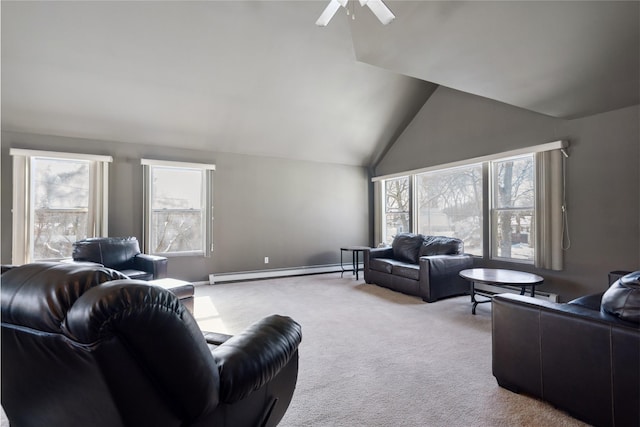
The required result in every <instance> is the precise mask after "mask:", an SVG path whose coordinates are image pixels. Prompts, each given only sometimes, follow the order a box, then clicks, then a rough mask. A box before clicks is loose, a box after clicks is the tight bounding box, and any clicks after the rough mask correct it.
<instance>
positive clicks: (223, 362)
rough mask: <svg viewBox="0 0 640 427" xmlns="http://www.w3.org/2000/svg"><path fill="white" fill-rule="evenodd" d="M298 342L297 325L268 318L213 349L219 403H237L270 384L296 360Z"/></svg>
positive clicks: (281, 318) (299, 331)
mask: <svg viewBox="0 0 640 427" xmlns="http://www.w3.org/2000/svg"><path fill="white" fill-rule="evenodd" d="M301 341H302V332H301V328H300V325H299V324H298V323H296V322H295V321H294V320H292V319H291V318H289V317H285V316H278V315H272V316H269V317H266V318H264V319H262V320H261V321H259V322H257V323H255V324H253V325H252V326H250V327H249V328H247V329H246V330H244V331H243V332H241V333H240V334H238V335H234V336H233V337H231V338H229V339H228V340H226V341H224V342H223V343H222V344H220V346H219V347H216V348H214V349H213V350H212V351H211V354H212V356H213V358H214V360H215V361H216V364H217V365H218V371H219V373H220V400H221V401H222V402H225V403H233V402H237V401H238V400H241V399H244V398H245V397H246V396H248V395H249V394H250V393H251V392H253V391H255V390H257V389H259V388H260V387H262V386H263V385H265V384H266V383H268V382H269V381H271V379H272V378H274V377H275V376H276V375H277V374H278V372H279V371H280V370H281V369H282V368H283V367H284V366H285V365H287V363H289V360H290V359H292V358H294V357H297V349H298V345H299V344H300V342H301Z"/></svg>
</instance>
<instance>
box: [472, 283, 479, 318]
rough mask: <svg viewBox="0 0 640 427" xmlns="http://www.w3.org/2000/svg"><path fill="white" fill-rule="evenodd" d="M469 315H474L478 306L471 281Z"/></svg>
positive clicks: (474, 288)
mask: <svg viewBox="0 0 640 427" xmlns="http://www.w3.org/2000/svg"><path fill="white" fill-rule="evenodd" d="M471 303H472V304H473V305H472V306H471V314H476V306H477V305H478V301H476V287H475V284H474V282H473V281H471Z"/></svg>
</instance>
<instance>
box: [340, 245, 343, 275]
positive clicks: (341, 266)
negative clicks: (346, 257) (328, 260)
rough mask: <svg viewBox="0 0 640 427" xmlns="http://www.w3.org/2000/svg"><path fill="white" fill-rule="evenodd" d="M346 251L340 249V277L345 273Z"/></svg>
mask: <svg viewBox="0 0 640 427" xmlns="http://www.w3.org/2000/svg"><path fill="white" fill-rule="evenodd" d="M343 252H344V251H343V250H342V249H340V270H342V271H341V272H340V278H342V276H343V275H344V266H343V265H342V253H343Z"/></svg>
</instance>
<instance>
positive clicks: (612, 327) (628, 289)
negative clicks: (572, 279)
mask: <svg viewBox="0 0 640 427" xmlns="http://www.w3.org/2000/svg"><path fill="white" fill-rule="evenodd" d="M492 318H493V334H492V340H493V341H492V346H493V350H492V352H493V360H492V365H493V375H494V376H495V377H496V379H497V381H498V384H499V385H500V386H502V387H504V388H507V389H509V390H511V391H514V392H518V393H525V394H528V395H531V396H533V397H536V398H539V399H542V400H545V401H547V402H549V403H551V404H552V405H554V406H556V407H557V408H559V409H562V410H564V411H566V412H568V413H569V414H571V415H572V416H574V417H576V418H578V419H580V420H582V421H585V422H587V423H589V424H591V425H594V426H638V425H640V271H637V272H634V273H631V274H628V275H626V276H624V277H623V278H621V279H619V280H617V281H616V282H615V283H613V284H612V285H611V287H610V288H609V289H608V290H607V291H606V292H605V293H604V294H594V295H588V296H585V297H581V298H578V299H575V300H573V301H571V302H569V303H566V304H558V303H551V302H546V301H543V300H538V299H534V298H531V297H526V296H520V295H512V294H500V295H496V296H495V297H494V298H493V302H492Z"/></svg>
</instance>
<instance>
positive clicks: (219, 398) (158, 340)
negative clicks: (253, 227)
mask: <svg viewBox="0 0 640 427" xmlns="http://www.w3.org/2000/svg"><path fill="white" fill-rule="evenodd" d="M123 277H124V276H123V275H122V274H121V273H119V272H117V271H114V270H111V269H107V268H104V267H100V266H96V265H90V264H79V263H78V264H74V263H68V264H65V263H37V264H27V265H24V266H20V267H16V268H13V269H11V270H9V271H7V272H6V273H4V274H3V275H2V295H1V307H2V335H1V339H2V347H1V356H2V378H1V382H2V395H1V398H2V406H3V408H4V410H5V412H6V414H7V417H8V418H9V421H10V423H11V425H12V426H13V427H23V426H27V427H28V426H34V427H35V426H38V427H41V426H47V427H57V426H65V427H67V426H93V427H118V426H153V427H164V426H176V427H177V426H233V427H243V426H247V427H254V426H275V425H277V424H278V422H279V421H280V420H281V418H282V417H283V415H284V413H285V411H286V409H287V407H288V405H289V403H290V401H291V398H292V396H293V391H294V388H295V384H296V381H297V372H298V350H297V348H298V345H299V343H300V341H301V330H300V326H299V325H298V324H297V323H296V322H294V321H293V320H291V319H290V318H288V317H283V316H277V315H273V316H270V317H267V318H264V319H262V320H261V321H259V322H258V323H256V324H254V325H253V326H251V327H249V328H248V329H246V330H245V331H244V332H242V333H240V334H238V335H235V336H233V337H229V336H227V335H222V334H215V333H206V334H203V333H202V332H201V331H200V329H199V328H198V326H197V324H196V322H195V320H194V318H193V317H192V316H191V314H190V313H189V312H188V311H187V310H186V308H185V307H184V306H183V305H182V304H181V303H180V302H179V301H178V299H177V297H176V296H175V295H173V294H171V293H170V292H168V291H166V290H164V289H162V288H158V287H155V286H152V285H149V284H148V283H146V282H144V281H139V280H130V279H122V278H123ZM113 279H115V280H113Z"/></svg>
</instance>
